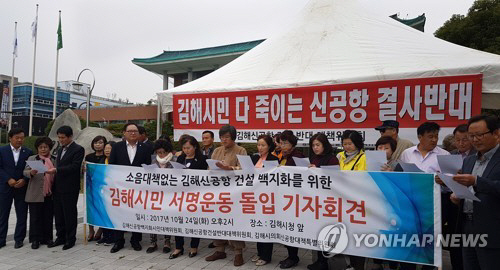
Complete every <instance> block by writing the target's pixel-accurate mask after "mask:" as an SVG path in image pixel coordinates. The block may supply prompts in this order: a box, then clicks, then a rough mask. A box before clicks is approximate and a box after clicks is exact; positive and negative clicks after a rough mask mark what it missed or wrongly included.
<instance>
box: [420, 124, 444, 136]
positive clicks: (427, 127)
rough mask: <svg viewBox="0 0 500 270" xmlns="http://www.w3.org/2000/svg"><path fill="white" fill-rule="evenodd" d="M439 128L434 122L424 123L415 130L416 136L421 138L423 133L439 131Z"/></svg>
mask: <svg viewBox="0 0 500 270" xmlns="http://www.w3.org/2000/svg"><path fill="white" fill-rule="evenodd" d="M440 129H441V127H440V126H439V125H438V123H436V122H425V123H423V124H421V125H420V126H419V127H418V128H417V135H419V136H423V135H424V134H425V133H429V132H434V131H439V130H440Z"/></svg>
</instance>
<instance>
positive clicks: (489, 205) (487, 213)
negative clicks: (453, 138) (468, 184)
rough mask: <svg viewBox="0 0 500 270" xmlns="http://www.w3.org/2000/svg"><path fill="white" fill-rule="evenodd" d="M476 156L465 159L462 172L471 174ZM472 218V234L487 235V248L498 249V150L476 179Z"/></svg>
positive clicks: (499, 246)
mask: <svg viewBox="0 0 500 270" xmlns="http://www.w3.org/2000/svg"><path fill="white" fill-rule="evenodd" d="M476 160H477V155H472V156H468V157H467V158H465V160H464V163H463V166H462V172H463V173H464V174H472V169H473V168H474V164H475V163H476ZM474 190H475V191H476V197H478V198H479V199H480V200H481V201H480V202H477V201H474V207H473V213H472V215H473V217H472V219H473V220H474V227H473V229H474V232H473V233H474V234H488V238H487V240H488V244H487V246H486V247H487V248H500V229H499V228H500V211H498V209H500V149H499V150H497V151H496V152H495V154H493V156H492V157H491V160H490V161H489V162H488V166H486V169H485V170H484V172H483V175H482V176H478V177H477V182H476V186H475V187H474ZM463 206H464V200H461V202H460V208H459V213H458V215H459V217H458V229H459V230H461V229H462V221H463Z"/></svg>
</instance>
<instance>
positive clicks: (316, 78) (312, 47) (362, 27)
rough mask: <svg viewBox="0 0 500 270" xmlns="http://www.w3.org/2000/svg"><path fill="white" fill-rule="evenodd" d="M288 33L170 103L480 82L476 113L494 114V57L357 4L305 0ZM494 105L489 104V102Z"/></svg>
mask: <svg viewBox="0 0 500 270" xmlns="http://www.w3.org/2000/svg"><path fill="white" fill-rule="evenodd" d="M294 22H295V23H294V24H293V25H291V26H290V28H289V29H288V31H284V33H282V34H280V35H277V36H275V37H271V38H269V39H267V40H266V41H264V42H263V43H261V44H260V45H258V46H257V47H255V48H254V49H252V50H250V51H248V52H247V53H245V54H244V55H242V56H241V57H239V58H237V59H236V60H234V61H232V62H231V63H229V64H227V65H225V66H223V67H222V68H220V69H218V70H216V71H214V72H212V73H211V74H209V75H207V76H205V77H202V78H200V79H197V80H195V81H192V82H190V83H187V84H184V85H181V86H179V87H176V88H173V89H171V90H168V91H163V92H160V93H158V96H159V99H160V103H161V105H162V111H163V112H171V111H172V95H173V94H176V93H203V92H227V91H244V90H246V91H248V90H260V89H279V88H294V87H299V86H313V85H331V84H340V83H354V82H369V81H381V80H398V79H408V78H424V77H438V76H450V75H465V74H480V73H481V74H483V91H482V92H483V102H482V104H483V105H482V107H483V108H498V107H500V102H499V101H500V98H498V97H499V96H500V56H499V55H496V54H490V53H486V52H482V51H478V50H473V49H469V48H466V47H462V46H458V45H455V44H452V43H449V42H446V41H443V40H441V39H438V38H435V37H433V36H431V35H428V34H424V33H422V32H420V31H418V30H415V29H413V28H411V27H408V26H406V25H404V24H402V23H400V22H398V21H396V20H394V19H391V18H389V17H387V16H379V15H375V14H372V13H371V11H369V10H367V9H366V8H365V7H364V6H363V5H362V4H361V3H360V2H359V1H357V0H311V1H310V3H309V4H308V5H307V6H306V7H305V8H304V9H303V10H302V12H301V13H299V14H298V16H297V18H296V19H295V20H294ZM495 99H496V100H497V101H495Z"/></svg>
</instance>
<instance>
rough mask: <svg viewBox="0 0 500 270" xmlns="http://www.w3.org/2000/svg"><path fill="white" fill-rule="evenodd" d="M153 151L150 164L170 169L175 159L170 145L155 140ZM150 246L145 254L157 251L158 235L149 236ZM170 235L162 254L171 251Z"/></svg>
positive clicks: (167, 237) (161, 140) (166, 237)
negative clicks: (153, 155)
mask: <svg viewBox="0 0 500 270" xmlns="http://www.w3.org/2000/svg"><path fill="white" fill-rule="evenodd" d="M153 150H154V153H155V158H154V159H153V161H152V164H156V165H158V167H160V168H172V165H170V163H169V161H175V159H176V158H177V157H176V156H174V153H173V151H172V150H173V147H172V144H171V143H170V142H169V141H167V140H164V139H160V140H157V141H156V142H155V143H154V145H153ZM149 236H150V240H151V244H150V246H149V247H148V249H147V250H146V253H152V252H155V251H156V250H157V249H158V244H157V242H158V235H156V234H150V235H149ZM170 239H171V236H170V235H165V242H164V244H163V253H169V252H170V250H171V247H170Z"/></svg>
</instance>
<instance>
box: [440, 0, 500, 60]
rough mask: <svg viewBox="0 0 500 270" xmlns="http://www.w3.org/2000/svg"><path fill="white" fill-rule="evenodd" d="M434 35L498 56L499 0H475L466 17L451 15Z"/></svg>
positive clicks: (499, 33) (499, 49)
mask: <svg viewBox="0 0 500 270" xmlns="http://www.w3.org/2000/svg"><path fill="white" fill-rule="evenodd" d="M434 35H435V36H436V37H438V38H441V39H444V40H446V41H449V42H452V43H455V44H458V45H462V46H465V47H469V48H473V49H477V50H481V51H486V52H490V53H495V54H500V0H476V1H475V2H474V4H472V7H471V8H470V9H469V11H468V13H467V16H464V15H457V14H455V15H453V16H452V17H451V18H450V19H449V20H448V21H446V22H445V23H444V24H443V26H441V27H440V28H439V29H438V30H436V32H435V33H434Z"/></svg>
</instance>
